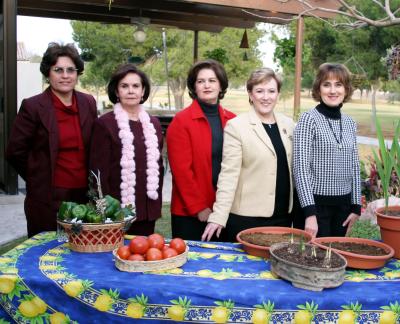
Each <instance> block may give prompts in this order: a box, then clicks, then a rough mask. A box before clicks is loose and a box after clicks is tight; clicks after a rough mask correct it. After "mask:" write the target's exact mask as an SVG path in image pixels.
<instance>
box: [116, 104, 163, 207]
mask: <svg viewBox="0 0 400 324" xmlns="http://www.w3.org/2000/svg"><path fill="white" fill-rule="evenodd" d="M114 114H115V120H116V121H117V124H118V128H119V133H118V136H119V138H120V139H121V143H122V156H121V162H120V165H121V185H120V188H121V203H122V205H123V206H127V205H133V206H134V205H135V185H136V175H135V169H136V165H135V147H134V145H133V139H134V136H133V133H132V131H131V128H130V126H129V117H128V113H127V112H126V111H125V110H124V109H123V108H122V106H121V104H120V103H117V104H115V105H114ZM139 121H140V123H141V124H142V127H143V135H144V144H145V145H146V157H147V169H146V175H147V185H146V189H147V196H148V197H149V198H150V199H153V200H156V199H157V198H158V192H157V189H158V182H159V176H160V171H159V165H158V160H159V159H160V150H159V148H158V138H157V135H156V130H155V128H154V125H153V124H152V123H151V122H150V116H149V114H148V113H147V112H146V111H145V110H144V109H143V107H140V111H139Z"/></svg>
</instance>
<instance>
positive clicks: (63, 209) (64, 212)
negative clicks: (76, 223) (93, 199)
mask: <svg viewBox="0 0 400 324" xmlns="http://www.w3.org/2000/svg"><path fill="white" fill-rule="evenodd" d="M77 205H78V204H77V203H75V202H72V201H63V202H62V203H61V205H60V208H59V209H58V219H59V220H70V219H72V218H73V217H72V209H73V208H74V207H75V206H77Z"/></svg>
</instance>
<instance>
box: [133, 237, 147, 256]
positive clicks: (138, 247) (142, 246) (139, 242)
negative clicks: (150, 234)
mask: <svg viewBox="0 0 400 324" xmlns="http://www.w3.org/2000/svg"><path fill="white" fill-rule="evenodd" d="M129 249H130V250H131V252H132V253H133V254H145V253H146V252H147V250H148V249H149V242H148V241H147V238H145V237H144V236H136V237H134V238H133V239H132V240H131V241H130V243H129Z"/></svg>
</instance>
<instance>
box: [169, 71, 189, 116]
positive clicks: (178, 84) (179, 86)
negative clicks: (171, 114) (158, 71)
mask: <svg viewBox="0 0 400 324" xmlns="http://www.w3.org/2000/svg"><path fill="white" fill-rule="evenodd" d="M169 85H170V87H171V91H172V94H173V95H174V101H175V109H177V110H179V109H182V108H183V95H184V93H185V88H186V78H183V77H178V78H177V79H171V80H169Z"/></svg>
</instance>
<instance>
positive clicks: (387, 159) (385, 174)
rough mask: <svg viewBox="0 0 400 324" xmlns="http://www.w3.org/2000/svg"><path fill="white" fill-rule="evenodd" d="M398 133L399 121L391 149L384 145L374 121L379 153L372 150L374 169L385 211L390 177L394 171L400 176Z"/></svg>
mask: <svg viewBox="0 0 400 324" xmlns="http://www.w3.org/2000/svg"><path fill="white" fill-rule="evenodd" d="M399 133H400V121H398V124H397V127H396V131H395V135H394V137H393V140H392V146H391V149H389V147H388V146H387V145H386V143H385V138H384V137H383V133H382V128H381V125H380V123H379V120H378V119H377V120H376V134H377V136H378V143H379V152H378V153H376V152H375V150H373V154H374V158H375V163H376V169H377V171H378V174H379V177H380V179H381V186H382V190H383V197H384V199H385V210H387V208H388V206H389V196H390V189H389V187H390V180H391V177H392V173H393V170H395V171H396V173H397V176H399V175H400V165H399V163H400V161H399V159H400V155H399V154H398V153H399V152H400V149H399V147H398V146H399V144H398V138H399Z"/></svg>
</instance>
